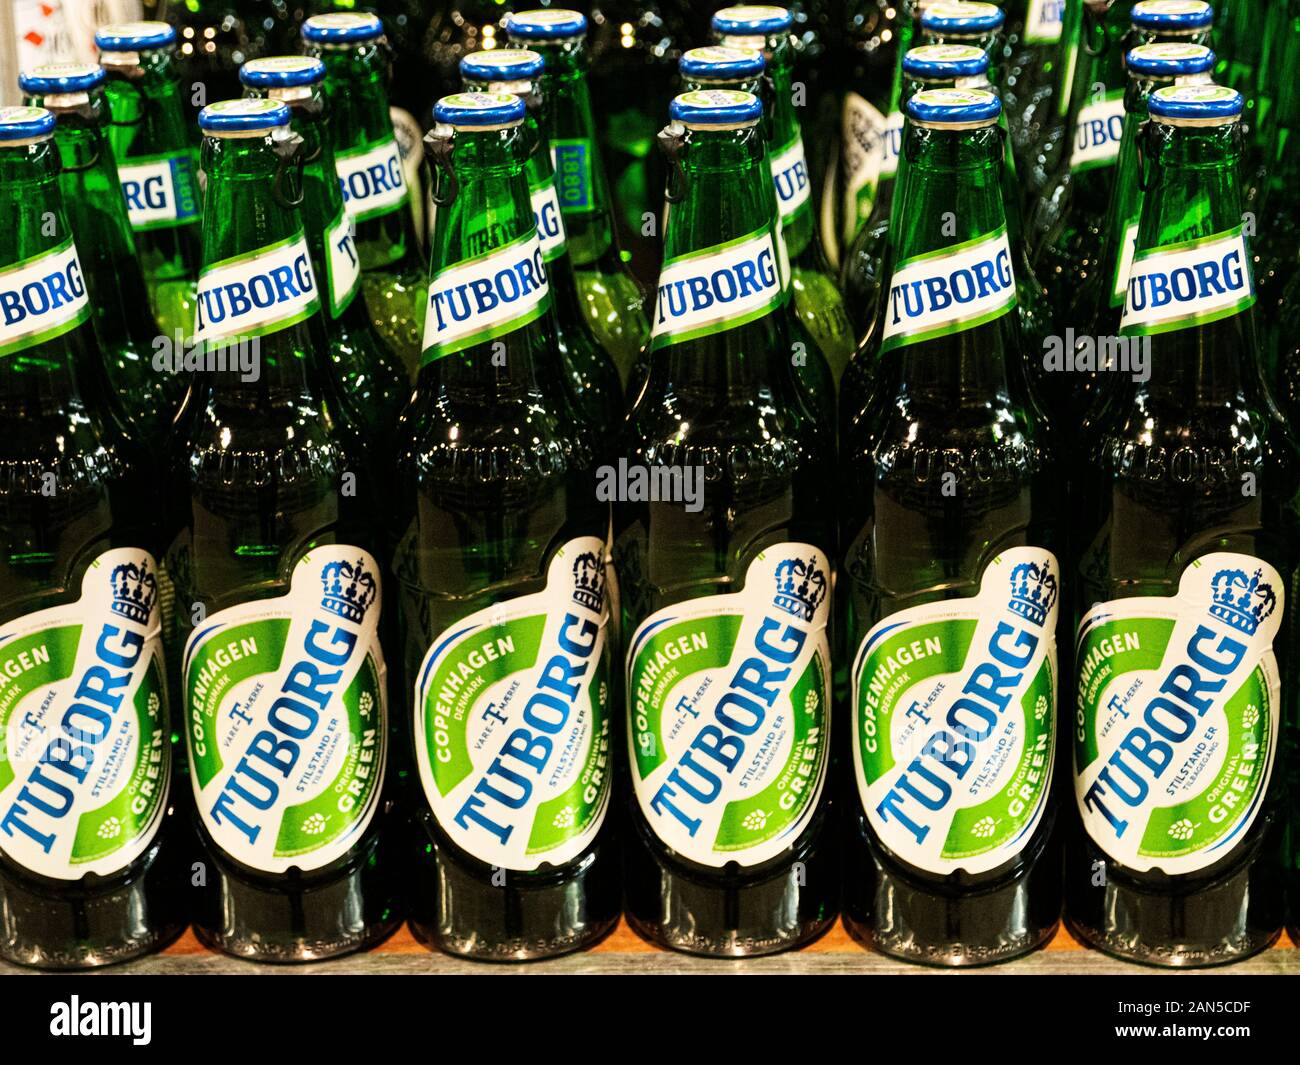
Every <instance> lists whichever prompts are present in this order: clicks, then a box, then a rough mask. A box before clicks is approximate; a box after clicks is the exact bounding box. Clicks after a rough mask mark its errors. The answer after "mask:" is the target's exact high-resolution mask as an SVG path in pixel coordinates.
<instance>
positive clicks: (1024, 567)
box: [1007, 562, 1058, 625]
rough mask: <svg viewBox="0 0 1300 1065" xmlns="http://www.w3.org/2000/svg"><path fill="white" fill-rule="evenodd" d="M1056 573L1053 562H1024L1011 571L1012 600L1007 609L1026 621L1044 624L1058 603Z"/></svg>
mask: <svg viewBox="0 0 1300 1065" xmlns="http://www.w3.org/2000/svg"><path fill="white" fill-rule="evenodd" d="M1057 594H1058V590H1057V586H1056V574H1055V573H1053V572H1052V567H1051V564H1050V563H1048V562H1043V563H1042V565H1039V564H1038V563H1037V562H1022V563H1020V565H1018V566H1017V567H1016V568H1015V569H1013V570H1012V571H1011V600H1010V602H1008V603H1007V609H1008V610H1010V611H1011V613H1013V614H1019V615H1020V616H1021V617H1022V618H1024V619H1025V620H1026V621H1029V622H1032V623H1033V624H1035V625H1043V624H1044V623H1046V621H1047V615H1048V614H1049V613H1051V610H1052V607H1054V606H1055V605H1056V596H1057Z"/></svg>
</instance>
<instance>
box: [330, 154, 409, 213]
mask: <svg viewBox="0 0 1300 1065" xmlns="http://www.w3.org/2000/svg"><path fill="white" fill-rule="evenodd" d="M334 168H335V170H336V172H337V173H338V176H339V185H340V187H341V188H342V189H343V202H344V203H345V204H346V205H347V208H348V213H349V214H350V215H352V217H353V218H354V219H356V221H358V222H364V221H366V219H368V218H374V217H376V216H378V215H381V214H388V213H389V212H391V211H395V210H397V209H398V208H399V207H401V206H402V205H403V204H405V203H406V198H407V192H406V174H405V172H404V171H403V170H402V156H401V153H400V152H399V151H398V148H397V141H395V140H393V138H392V137H388V138H386V139H385V140H381V141H379V142H378V143H375V144H365V145H362V146H361V147H360V148H353V149H351V150H350V151H346V152H339V154H338V156H337V157H336V159H335V163H334Z"/></svg>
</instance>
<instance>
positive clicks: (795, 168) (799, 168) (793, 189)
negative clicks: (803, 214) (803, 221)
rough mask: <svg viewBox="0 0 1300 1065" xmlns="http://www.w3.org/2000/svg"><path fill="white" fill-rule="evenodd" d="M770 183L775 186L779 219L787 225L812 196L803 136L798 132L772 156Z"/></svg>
mask: <svg viewBox="0 0 1300 1065" xmlns="http://www.w3.org/2000/svg"><path fill="white" fill-rule="evenodd" d="M772 184H773V185H775V186H776V203H777V206H778V207H779V208H780V209H781V221H782V222H784V223H786V224H787V225H788V224H789V223H790V220H791V219H793V218H794V216H795V215H796V214H797V213H798V212H799V211H800V210H801V209H802V208H803V206H804V204H806V203H807V202H808V200H809V198H810V197H811V196H812V186H811V185H810V184H809V183H808V161H807V159H806V158H805V156H804V150H803V138H802V137H801V136H799V135H798V134H795V138H794V140H792V141H791V142H790V143H789V144H787V145H786V146H785V147H784V148H782V149H781V151H779V152H777V153H776V155H774V156H773V157H772Z"/></svg>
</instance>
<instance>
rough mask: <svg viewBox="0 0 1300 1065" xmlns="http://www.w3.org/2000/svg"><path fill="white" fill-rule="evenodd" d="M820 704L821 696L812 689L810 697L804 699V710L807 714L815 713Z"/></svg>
mask: <svg viewBox="0 0 1300 1065" xmlns="http://www.w3.org/2000/svg"><path fill="white" fill-rule="evenodd" d="M819 705H821V698H820V697H819V696H818V694H817V693H816V692H815V691H811V692H809V693H808V697H807V698H806V699H804V701H803V712H804V713H805V714H811V713H814V712H816V710H817V707H818V706H819Z"/></svg>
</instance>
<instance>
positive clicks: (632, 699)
mask: <svg viewBox="0 0 1300 1065" xmlns="http://www.w3.org/2000/svg"><path fill="white" fill-rule="evenodd" d="M744 620H745V619H744V615H741V614H715V615H710V616H707V617H701V618H691V619H688V620H686V621H679V622H677V623H676V624H672V625H668V626H665V627H664V628H663V629H662V630H660V631H659V632H656V633H655V634H654V635H653V636H651V637H650V638H649V639H648V640H647V641H646V644H645V646H644V647H643V648H642V649H641V650H640V652H639V653H638V654H637V656H636V661H635V662H634V663H633V665H632V671H631V682H630V684H629V690H628V707H629V709H630V711H631V714H632V724H633V729H634V732H635V735H634V737H633V738H634V740H635V743H634V750H635V752H636V771H637V774H638V776H639V777H640V779H642V780H645V778H646V777H648V776H649V775H650V774H651V773H652V772H653V771H654V770H655V769H656V768H658V766H660V765H661V764H662V763H663V762H664V761H665V760H666V758H667V750H666V747H665V745H664V736H663V716H664V705H663V704H664V699H666V698H667V696H668V693H669V692H671V691H672V690H673V688H675V687H676V686H677V684H678V683H679V682H681V681H682V680H684V679H685V678H686V677H689V676H691V675H692V674H694V673H699V672H701V671H703V670H706V669H716V668H718V667H721V666H725V665H726V664H727V663H728V662H730V661H731V652H732V648H734V647H735V645H736V638H737V637H738V636H739V635H740V628H741V625H742V624H743V623H744Z"/></svg>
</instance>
